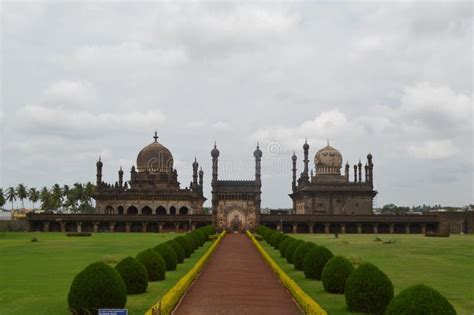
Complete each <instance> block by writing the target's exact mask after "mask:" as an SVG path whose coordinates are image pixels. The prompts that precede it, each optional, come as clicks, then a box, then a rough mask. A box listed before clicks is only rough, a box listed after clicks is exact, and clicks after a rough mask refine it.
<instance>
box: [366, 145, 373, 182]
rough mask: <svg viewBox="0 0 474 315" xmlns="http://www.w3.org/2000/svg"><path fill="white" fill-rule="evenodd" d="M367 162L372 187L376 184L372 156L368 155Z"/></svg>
mask: <svg viewBox="0 0 474 315" xmlns="http://www.w3.org/2000/svg"><path fill="white" fill-rule="evenodd" d="M367 161H368V167H369V176H368V177H369V182H370V184H371V185H373V183H374V163H372V154H370V153H369V154H367Z"/></svg>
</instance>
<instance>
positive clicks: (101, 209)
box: [96, 200, 203, 214]
mask: <svg viewBox="0 0 474 315" xmlns="http://www.w3.org/2000/svg"><path fill="white" fill-rule="evenodd" d="M109 206H110V207H112V208H113V213H108V214H118V213H119V212H118V208H119V207H123V209H124V213H126V212H127V209H128V208H129V207H131V206H134V207H136V208H137V209H138V214H142V209H143V208H144V207H150V208H151V209H152V211H153V212H152V213H153V214H156V211H157V209H158V207H164V208H165V209H166V214H170V209H171V207H174V208H175V209H176V213H177V214H179V209H181V208H182V207H186V208H188V209H189V211H188V214H202V213H203V209H202V205H201V204H200V203H198V202H192V201H186V200H97V201H96V212H97V213H106V208H107V207H109Z"/></svg>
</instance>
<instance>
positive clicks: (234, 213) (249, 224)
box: [211, 145, 262, 232]
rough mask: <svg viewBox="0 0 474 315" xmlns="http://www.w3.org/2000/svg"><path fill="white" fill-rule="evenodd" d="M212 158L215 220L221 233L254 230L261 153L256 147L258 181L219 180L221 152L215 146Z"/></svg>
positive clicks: (260, 184)
mask: <svg viewBox="0 0 474 315" xmlns="http://www.w3.org/2000/svg"><path fill="white" fill-rule="evenodd" d="M211 156H212V220H213V223H214V225H215V226H216V227H217V228H218V229H220V230H227V231H233V232H244V231H246V230H254V229H255V228H256V226H257V222H258V219H259V216H260V195H261V187H262V182H261V179H260V170H261V167H260V161H261V158H262V151H260V148H259V147H258V145H257V149H256V150H255V152H254V157H255V180H218V179H217V175H218V171H217V169H218V167H217V164H218V157H219V150H217V147H216V146H215V145H214V149H213V150H212V151H211Z"/></svg>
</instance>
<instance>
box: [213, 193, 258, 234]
mask: <svg viewBox="0 0 474 315" xmlns="http://www.w3.org/2000/svg"><path fill="white" fill-rule="evenodd" d="M256 209H257V207H256V204H255V201H254V200H220V201H219V202H218V204H217V213H216V225H217V227H218V228H219V229H225V230H233V229H238V230H239V231H243V230H247V229H248V230H254V229H255V228H256V226H257V210H256Z"/></svg>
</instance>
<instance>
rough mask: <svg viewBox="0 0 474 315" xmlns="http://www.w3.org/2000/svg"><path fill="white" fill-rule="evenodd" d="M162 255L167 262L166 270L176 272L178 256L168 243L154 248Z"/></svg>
mask: <svg viewBox="0 0 474 315" xmlns="http://www.w3.org/2000/svg"><path fill="white" fill-rule="evenodd" d="M153 249H154V250H156V251H157V252H158V254H160V256H161V257H163V259H164V260H165V266H166V270H167V271H168V270H176V265H177V264H178V256H177V255H176V252H175V251H174V249H173V248H172V247H171V246H169V245H168V244H166V243H161V244H158V245H156V246H155V248H153Z"/></svg>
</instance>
